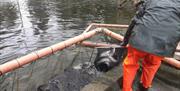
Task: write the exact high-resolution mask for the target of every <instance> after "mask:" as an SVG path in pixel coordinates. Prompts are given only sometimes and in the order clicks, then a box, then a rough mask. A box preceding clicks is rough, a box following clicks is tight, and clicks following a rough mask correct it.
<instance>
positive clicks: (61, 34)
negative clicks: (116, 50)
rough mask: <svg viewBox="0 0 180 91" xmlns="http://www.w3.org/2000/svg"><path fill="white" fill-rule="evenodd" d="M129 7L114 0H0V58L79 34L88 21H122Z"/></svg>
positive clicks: (126, 16)
mask: <svg viewBox="0 0 180 91" xmlns="http://www.w3.org/2000/svg"><path fill="white" fill-rule="evenodd" d="M131 17H132V10H131V9H128V8H127V9H124V10H122V11H118V10H117V8H116V0H7V1H6V2H5V1H4V0H0V60H1V62H2V61H5V60H9V59H12V58H14V57H17V56H19V55H22V54H26V53H27V52H30V51H33V50H36V49H39V48H44V47H46V46H49V45H52V44H54V43H57V42H60V41H62V40H65V39H67V38H70V37H73V36H75V35H78V34H80V33H81V32H82V31H83V30H84V29H85V28H86V27H87V25H88V24H89V23H92V22H98V23H121V24H122V23H124V24H128V22H129V19H130V18H131Z"/></svg>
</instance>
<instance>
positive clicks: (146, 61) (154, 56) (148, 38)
mask: <svg viewBox="0 0 180 91" xmlns="http://www.w3.org/2000/svg"><path fill="white" fill-rule="evenodd" d="M143 4H144V5H143V9H144V11H143V12H144V13H143V16H142V17H140V18H136V19H135V21H136V24H135V26H134V27H133V29H132V33H131V35H130V37H129V42H128V43H129V45H128V47H127V49H128V53H127V56H126V58H125V60H124V62H123V91H133V90H132V85H133V84H132V83H133V80H134V78H135V75H136V72H137V70H138V69H139V64H138V62H139V60H140V59H142V75H141V78H140V84H141V86H140V87H141V90H142V91H150V90H151V89H149V88H150V87H151V85H152V80H153V78H154V75H155V73H156V72H157V70H158V68H159V67H160V65H161V61H162V59H163V58H164V57H173V55H174V52H175V49H176V46H177V44H178V42H179V41H180V0H144V3H143Z"/></svg>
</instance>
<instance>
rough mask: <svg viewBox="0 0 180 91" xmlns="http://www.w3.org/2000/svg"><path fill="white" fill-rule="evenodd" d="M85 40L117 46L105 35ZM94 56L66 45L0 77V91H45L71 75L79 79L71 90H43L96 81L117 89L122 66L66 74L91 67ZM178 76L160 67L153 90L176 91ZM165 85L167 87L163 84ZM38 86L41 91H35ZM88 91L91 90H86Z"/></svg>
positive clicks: (87, 50) (90, 51)
mask: <svg viewBox="0 0 180 91" xmlns="http://www.w3.org/2000/svg"><path fill="white" fill-rule="evenodd" d="M110 30H112V31H114V32H117V33H120V34H124V31H123V32H119V31H117V30H124V29H112V28H111V29H110ZM88 41H93V42H95V43H99V42H103V43H109V44H110V43H117V44H118V41H117V40H115V39H112V38H110V37H108V36H106V35H105V34H98V35H96V36H94V37H92V38H90V39H88ZM96 53H97V50H96V48H89V47H84V46H81V45H73V46H70V47H68V48H65V49H64V50H62V51H59V52H56V53H54V54H52V55H49V56H46V57H44V58H41V59H38V60H36V61H35V62H33V63H30V64H27V65H25V66H23V67H21V68H19V69H16V70H14V71H12V72H9V73H6V74H4V75H3V76H1V77H0V89H1V91H46V90H42V88H43V89H47V88H48V89H51V87H52V84H51V86H49V85H48V84H49V83H53V84H54V83H55V84H57V83H58V82H57V81H61V82H60V83H64V84H65V82H66V81H68V80H71V79H72V78H73V76H74V79H75V77H76V76H79V78H78V77H77V79H76V80H79V82H75V83H74V85H75V86H74V87H69V86H67V85H61V86H64V89H62V88H63V87H57V88H58V89H56V90H53V89H54V88H56V87H52V89H51V90H47V91H80V89H82V88H83V87H84V86H85V85H87V84H89V83H91V82H92V81H93V82H99V81H100V82H101V83H103V84H106V85H109V86H110V87H111V91H116V90H117V89H119V85H120V84H118V83H115V84H114V83H113V81H115V80H117V79H118V78H120V77H122V67H118V68H116V69H113V70H112V71H110V72H107V73H103V74H102V73H98V72H96V71H88V72H90V73H88V75H76V73H77V74H85V72H84V71H83V72H72V71H69V72H72V74H71V73H70V74H67V73H66V72H67V69H72V68H74V69H79V68H78V67H81V68H83V67H82V66H78V65H80V64H83V63H90V64H92V65H93V62H94V59H95V57H96ZM85 68H86V67H85ZM164 69H166V70H173V71H171V72H170V73H167V72H165V70H164ZM62 74H67V75H63V76H62ZM89 74H91V75H89ZM164 74H166V76H168V77H169V79H167V78H166V77H165V76H164ZM172 74H173V76H172ZM59 75H61V76H59ZM69 75H72V76H69ZM179 75H180V74H179V70H178V69H175V68H172V67H170V66H167V65H165V64H163V65H162V66H161V68H160V70H159V71H158V74H157V76H156V78H155V79H156V80H155V82H156V83H155V85H156V86H155V87H157V88H156V89H161V90H163V89H162V88H165V90H163V91H168V89H167V88H166V86H168V88H170V89H173V91H178V90H179V84H180V83H179V81H178V80H177V79H179V77H180V76H179ZM58 76H59V78H58ZM66 76H67V77H66ZM68 77H69V78H68ZM61 78H63V79H64V80H57V79H61ZM52 79H53V81H52ZM157 79H158V80H157ZM159 79H160V80H162V81H163V85H162V84H161V83H162V82H159ZM81 80H83V81H81ZM81 83H84V84H81ZM166 83H167V84H168V85H166ZM44 84H46V85H44ZM68 84H69V83H68ZM77 84H79V87H77V86H76V85H77ZM70 85H72V84H70ZM40 86H41V87H42V88H40V89H39V87H40ZM53 86H54V85H53ZM58 86H59V85H58ZM158 86H159V87H158ZM67 87H69V88H72V89H66V88H67ZM96 87H97V86H96ZM137 87H138V86H137V85H135V86H134V88H135V89H136V88H137ZM59 88H60V89H61V90H60V89H59ZM75 88H76V90H75ZM91 89H92V88H91ZM108 89H110V88H108ZM89 91H91V90H90V89H89ZM99 91H101V90H99Z"/></svg>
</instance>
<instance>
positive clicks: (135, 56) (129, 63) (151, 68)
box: [123, 46, 163, 91]
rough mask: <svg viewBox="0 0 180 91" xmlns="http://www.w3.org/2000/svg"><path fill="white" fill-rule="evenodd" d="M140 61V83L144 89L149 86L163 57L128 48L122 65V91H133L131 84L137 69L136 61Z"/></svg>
mask: <svg viewBox="0 0 180 91" xmlns="http://www.w3.org/2000/svg"><path fill="white" fill-rule="evenodd" d="M140 59H143V61H142V66H143V70H142V75H141V82H142V85H143V86H144V87H145V88H148V87H150V86H151V83H152V80H153V78H154V75H155V73H156V71H157V70H158V68H159V67H160V64H161V60H162V59H163V57H160V56H156V55H153V54H150V53H147V52H143V51H140V50H137V49H135V48H133V47H132V46H128V54H127V56H126V58H125V60H124V63H123V91H133V90H132V83H133V80H134V78H135V75H136V72H137V70H138V69H139V63H138V61H139V60H140Z"/></svg>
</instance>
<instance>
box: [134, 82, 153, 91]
mask: <svg viewBox="0 0 180 91" xmlns="http://www.w3.org/2000/svg"><path fill="white" fill-rule="evenodd" d="M136 91H152V90H150V88H145V87H144V86H143V85H142V83H139V85H138V89H137V90H136Z"/></svg>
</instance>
